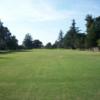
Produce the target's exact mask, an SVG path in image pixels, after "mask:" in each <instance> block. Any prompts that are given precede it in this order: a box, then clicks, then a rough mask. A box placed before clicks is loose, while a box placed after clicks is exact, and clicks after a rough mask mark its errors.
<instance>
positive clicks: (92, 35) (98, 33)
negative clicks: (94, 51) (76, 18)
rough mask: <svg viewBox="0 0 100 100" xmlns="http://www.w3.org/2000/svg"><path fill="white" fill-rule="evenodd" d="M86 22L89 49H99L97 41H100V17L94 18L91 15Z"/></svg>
mask: <svg viewBox="0 0 100 100" xmlns="http://www.w3.org/2000/svg"><path fill="white" fill-rule="evenodd" d="M86 21H87V24H86V27H87V47H88V48H93V47H97V45H98V44H97V41H98V40H99V39H100V16H99V17H96V18H93V17H92V16H91V15H88V16H87V17H86Z"/></svg>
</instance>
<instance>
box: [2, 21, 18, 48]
mask: <svg viewBox="0 0 100 100" xmlns="http://www.w3.org/2000/svg"><path fill="white" fill-rule="evenodd" d="M17 47H18V40H17V39H16V37H15V36H12V35H11V33H10V31H9V29H8V28H7V27H4V26H3V23H2V22H1V21H0V50H7V49H10V50H14V49H17Z"/></svg>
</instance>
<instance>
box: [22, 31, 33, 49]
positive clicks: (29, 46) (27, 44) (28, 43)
mask: <svg viewBox="0 0 100 100" xmlns="http://www.w3.org/2000/svg"><path fill="white" fill-rule="evenodd" d="M23 45H24V47H25V48H26V49H32V48H33V39H32V36H31V35H30V34H29V33H27V34H26V35H25V38H24V41H23Z"/></svg>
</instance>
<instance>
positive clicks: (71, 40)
mask: <svg viewBox="0 0 100 100" xmlns="http://www.w3.org/2000/svg"><path fill="white" fill-rule="evenodd" d="M75 25H76V23H75V20H73V21H72V25H71V27H70V30H69V31H68V32H67V33H66V35H65V37H64V47H65V48H72V49H75V48H76V47H77V46H76V45H77V34H78V32H79V30H78V28H77V27H76V26H75Z"/></svg>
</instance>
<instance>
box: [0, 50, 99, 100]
mask: <svg viewBox="0 0 100 100" xmlns="http://www.w3.org/2000/svg"><path fill="white" fill-rule="evenodd" d="M0 100H100V53H98V52H87V51H84V52H83V51H72V50H32V51H29V52H14V53H7V54H2V55H1V54H0Z"/></svg>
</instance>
